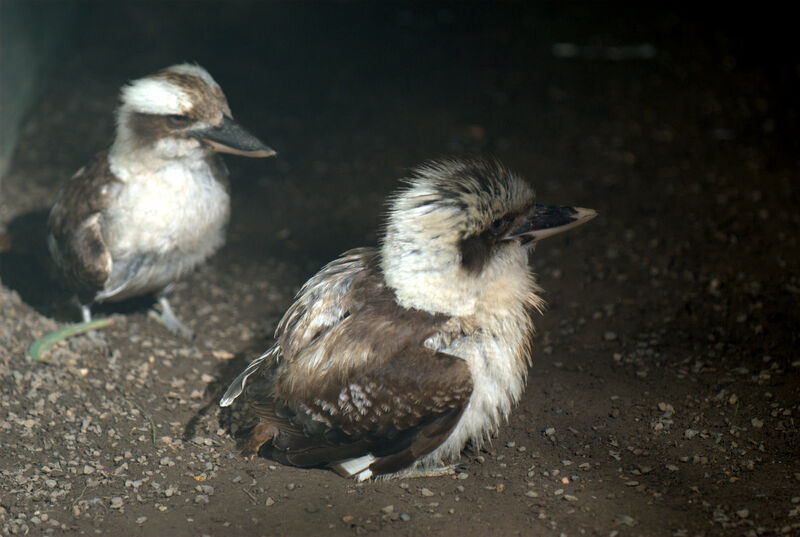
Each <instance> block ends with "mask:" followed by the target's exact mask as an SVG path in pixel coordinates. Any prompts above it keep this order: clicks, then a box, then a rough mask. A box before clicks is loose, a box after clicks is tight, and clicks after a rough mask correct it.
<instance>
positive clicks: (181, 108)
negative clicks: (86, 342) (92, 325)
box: [48, 64, 275, 336]
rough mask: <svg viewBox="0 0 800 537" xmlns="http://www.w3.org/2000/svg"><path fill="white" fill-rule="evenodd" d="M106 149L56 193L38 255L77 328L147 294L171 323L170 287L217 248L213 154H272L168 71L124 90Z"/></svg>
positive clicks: (196, 72) (205, 86)
mask: <svg viewBox="0 0 800 537" xmlns="http://www.w3.org/2000/svg"><path fill="white" fill-rule="evenodd" d="M116 121H117V130H116V137H115V139H114V142H113V143H112V144H111V147H110V148H109V149H107V150H105V151H102V152H100V153H98V154H97V155H95V157H94V159H93V160H92V161H91V162H90V163H89V164H88V165H86V166H84V167H83V168H81V169H80V170H78V172H77V173H76V174H75V175H74V176H73V177H72V178H71V179H70V180H69V181H68V182H67V183H66V184H65V185H64V186H63V188H62V189H61V191H60V192H59V194H58V197H57V198H56V201H55V204H54V205H53V208H52V209H51V211H50V218H49V222H48V225H49V231H50V234H49V237H48V246H49V249H50V253H51V256H52V258H53V260H54V262H55V265H56V267H57V268H58V269H59V272H60V274H61V276H63V280H64V281H65V283H66V285H67V286H68V287H69V288H70V289H71V290H73V291H74V292H75V293H76V294H77V296H78V299H79V301H80V304H81V307H82V311H83V318H84V321H87V322H88V321H89V320H90V319H91V312H90V309H89V306H90V305H91V304H92V303H93V302H103V301H119V300H124V299H127V298H130V297H133V296H138V295H144V294H149V293H155V294H156V295H157V296H158V300H159V302H160V304H161V308H162V313H161V316H160V318H161V319H162V321H163V322H164V324H165V325H166V326H167V327H168V328H170V329H172V330H173V331H175V332H179V333H182V334H184V335H186V336H190V335H191V331H190V330H189V329H188V328H187V327H185V326H184V325H183V324H182V323H181V322H180V321H179V320H178V319H177V318H176V317H175V315H174V314H173V313H172V310H171V308H170V305H169V302H168V301H167V298H166V295H167V292H168V291H169V289H170V288H171V286H172V284H173V283H174V282H175V281H176V280H177V279H178V278H180V277H181V276H182V275H184V274H186V273H187V272H188V271H190V270H191V269H192V268H194V267H195V266H196V265H197V264H199V263H201V262H202V261H204V260H205V259H206V258H207V257H209V256H210V255H211V254H213V253H214V252H215V251H216V250H217V249H218V248H219V247H220V246H222V244H223V242H224V241H225V228H226V225H227V223H228V215H229V213H230V198H229V197H228V192H227V189H228V186H227V176H228V171H227V169H226V167H225V164H224V163H223V162H222V160H221V159H220V157H219V156H218V155H217V154H216V153H217V152H224V153H233V154H236V155H242V156H245V157H268V156H271V155H274V154H275V151H273V150H272V149H270V148H269V147H267V146H266V145H264V144H263V143H262V142H261V141H259V140H258V139H257V138H255V137H254V136H253V135H251V134H250V133H248V132H247V131H245V130H244V129H243V128H242V127H240V126H239V125H238V124H237V123H235V122H234V121H233V117H232V116H231V111H230V108H229V107H228V102H227V100H226V99H225V95H224V94H223V93H222V89H221V88H220V87H219V85H218V84H217V83H216V82H215V81H214V79H213V78H211V75H209V74H208V72H207V71H206V70H205V69H203V68H202V67H200V66H198V65H190V64H180V65H173V66H171V67H168V68H166V69H164V70H162V71H159V72H157V73H154V74H151V75H148V76H146V77H144V78H140V79H138V80H134V81H132V82H130V83H129V84H127V85H126V86H124V87H123V88H122V92H121V104H120V106H119V108H118V109H117V111H116Z"/></svg>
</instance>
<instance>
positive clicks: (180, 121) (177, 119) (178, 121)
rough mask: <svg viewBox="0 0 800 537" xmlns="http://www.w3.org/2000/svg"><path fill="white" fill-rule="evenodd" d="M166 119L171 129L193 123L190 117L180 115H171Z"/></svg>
mask: <svg viewBox="0 0 800 537" xmlns="http://www.w3.org/2000/svg"><path fill="white" fill-rule="evenodd" d="M166 118H167V124H168V125H170V126H171V127H185V126H186V125H188V124H189V123H191V121H192V120H191V119H190V118H189V117H188V116H181V115H178V114H170V115H168V116H166Z"/></svg>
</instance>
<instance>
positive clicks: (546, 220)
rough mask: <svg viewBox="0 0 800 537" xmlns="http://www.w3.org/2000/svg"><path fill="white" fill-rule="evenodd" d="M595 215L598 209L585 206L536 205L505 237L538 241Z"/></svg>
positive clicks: (578, 224) (523, 240) (577, 224)
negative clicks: (585, 207)
mask: <svg viewBox="0 0 800 537" xmlns="http://www.w3.org/2000/svg"><path fill="white" fill-rule="evenodd" d="M595 216H597V211H595V210H594V209H584V208H583V207H558V206H551V205H534V206H533V207H531V210H530V211H528V214H527V215H526V216H525V217H524V219H523V220H521V221H520V222H519V223H518V224H517V225H515V226H514V227H513V228H512V229H510V230H509V231H508V233H506V235H505V237H504V238H506V239H515V238H519V239H522V242H523V244H525V243H528V242H536V241H540V240H542V239H546V238H547V237H552V236H553V235H557V234H558V233H561V232H562V231H567V230H568V229H572V228H574V227H578V226H580V225H581V224H585V223H586V222H588V221H589V220H591V219H592V218H594V217H595Z"/></svg>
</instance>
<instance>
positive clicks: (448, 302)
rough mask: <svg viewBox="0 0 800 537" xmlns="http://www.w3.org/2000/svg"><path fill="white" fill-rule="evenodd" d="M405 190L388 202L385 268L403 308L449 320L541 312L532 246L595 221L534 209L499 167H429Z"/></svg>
mask: <svg viewBox="0 0 800 537" xmlns="http://www.w3.org/2000/svg"><path fill="white" fill-rule="evenodd" d="M406 183H407V185H408V186H407V187H406V188H404V189H402V190H400V191H399V192H398V193H397V194H395V195H394V196H393V197H392V198H391V201H390V207H389V215H388V221H387V223H386V228H385V234H384V236H383V240H382V246H381V268H382V269H383V272H384V277H385V278H386V282H387V284H388V285H389V287H391V288H392V289H393V290H394V291H395V295H396V296H397V298H398V300H399V301H400V303H401V304H402V305H404V306H406V307H415V308H418V309H424V310H426V311H434V312H441V313H447V314H450V315H471V314H474V313H476V311H477V310H478V309H480V308H488V309H491V310H495V309H497V308H503V307H513V306H514V305H516V304H522V305H527V306H533V307H539V306H541V303H542V301H541V299H539V298H538V295H537V294H536V292H537V291H538V287H537V286H536V284H535V283H534V281H533V277H532V276H531V274H530V271H529V269H528V250H529V249H530V247H531V245H533V244H534V243H535V242H536V241H539V240H541V239H543V238H546V237H549V236H552V235H555V234H557V233H560V232H562V231H566V230H568V229H571V228H573V227H576V226H578V225H581V224H583V223H585V222H587V221H589V220H591V219H592V218H594V217H595V216H596V214H597V213H596V212H595V211H593V210H591V209H583V208H577V207H553V206H543V205H537V204H535V203H534V193H533V190H532V189H531V188H530V187H529V186H528V184H527V183H525V182H524V181H523V180H522V179H520V178H519V177H518V176H516V175H514V174H513V173H511V172H509V171H508V170H506V169H505V168H504V167H503V166H502V165H500V164H499V163H497V162H487V161H455V160H444V161H437V162H431V163H428V164H426V165H424V166H422V167H420V168H418V169H417V170H415V172H414V174H413V176H412V177H411V178H409V179H407V180H406Z"/></svg>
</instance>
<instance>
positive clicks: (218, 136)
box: [186, 116, 275, 158]
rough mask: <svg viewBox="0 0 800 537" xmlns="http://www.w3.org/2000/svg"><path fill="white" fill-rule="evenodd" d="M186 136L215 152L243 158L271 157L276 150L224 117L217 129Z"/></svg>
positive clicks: (210, 128)
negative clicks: (203, 143) (200, 141)
mask: <svg viewBox="0 0 800 537" xmlns="http://www.w3.org/2000/svg"><path fill="white" fill-rule="evenodd" d="M186 134H188V135H189V136H194V137H195V138H199V139H200V140H202V141H203V142H205V143H206V144H207V145H209V146H210V147H211V148H212V149H213V150H214V151H218V152H220V153H231V154H233V155H241V156H243V157H256V158H260V157H271V156H272V155H274V154H275V150H274V149H272V148H270V147H267V146H266V145H264V143H263V142H262V141H261V140H259V139H258V138H256V137H255V136H253V135H252V134H250V133H249V132H247V131H246V130H244V129H243V128H242V127H241V126H239V124H238V123H236V122H235V121H234V120H233V119H231V118H229V117H228V116H223V117H222V123H220V124H219V125H217V126H216V127H208V128H205V129H197V130H193V131H189V132H187V133H186Z"/></svg>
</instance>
